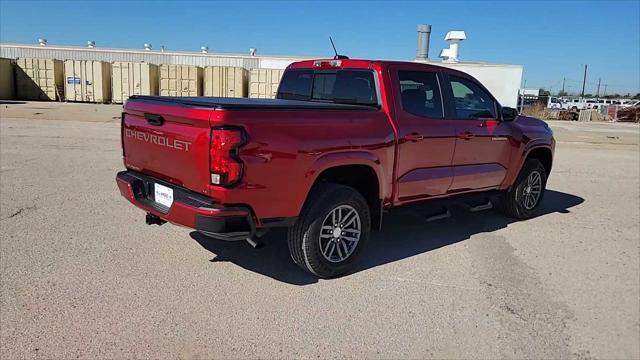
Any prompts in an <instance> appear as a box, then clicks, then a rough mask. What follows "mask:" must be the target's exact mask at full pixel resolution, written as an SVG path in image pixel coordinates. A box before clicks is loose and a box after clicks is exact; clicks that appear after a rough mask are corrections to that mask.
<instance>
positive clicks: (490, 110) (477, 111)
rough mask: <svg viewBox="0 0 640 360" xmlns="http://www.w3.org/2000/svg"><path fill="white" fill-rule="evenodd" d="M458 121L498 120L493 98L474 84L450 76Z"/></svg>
mask: <svg viewBox="0 0 640 360" xmlns="http://www.w3.org/2000/svg"><path fill="white" fill-rule="evenodd" d="M449 83H450V84H451V91H452V93H453V103H454V105H455V112H456V113H455V117H456V119H482V118H491V119H495V118H497V115H496V104H495V102H494V101H493V99H492V98H491V96H490V95H489V94H488V93H487V92H486V91H484V90H483V89H481V88H480V87H479V86H478V85H476V84H475V83H474V82H472V81H470V80H467V79H463V78H458V77H455V76H449Z"/></svg>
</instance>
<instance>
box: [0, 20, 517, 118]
mask: <svg viewBox="0 0 640 360" xmlns="http://www.w3.org/2000/svg"><path fill="white" fill-rule="evenodd" d="M430 32H431V27H430V26H429V25H418V51H417V58H416V59H415V61H418V62H425V63H429V64H433V65H440V66H445V67H449V68H453V69H456V70H460V71H463V72H466V73H468V74H469V75H471V76H473V77H475V78H476V79H478V80H479V81H480V82H481V83H483V84H484V86H485V87H487V89H489V91H491V93H492V94H493V95H494V96H495V97H496V98H497V99H498V101H499V102H500V103H501V104H502V105H503V106H510V107H516V106H517V103H518V89H519V88H520V83H521V80H522V72H523V68H522V65H509V64H489V63H482V62H469V61H460V60H459V56H458V53H459V48H460V46H461V42H462V41H463V40H465V39H466V34H465V33H464V31H450V32H448V33H447V36H446V37H445V40H447V41H449V43H450V45H449V48H448V49H444V50H443V51H442V53H441V58H442V59H443V60H442V61H430V60H429V59H428V52H429V37H430ZM144 45H145V46H144V47H142V48H140V49H114V48H101V47H100V46H99V44H95V43H94V42H89V45H88V46H87V47H79V46H57V45H49V44H47V42H46V40H44V39H42V40H41V41H40V44H0V57H1V58H10V59H16V58H40V59H42V58H44V59H59V60H99V61H107V62H114V61H125V62H147V63H151V64H185V65H195V66H201V67H204V66H238V67H243V68H245V69H256V68H263V69H265V68H266V69H284V68H286V67H287V66H288V65H289V64H291V63H292V62H295V61H301V60H308V59H318V58H326V57H327V56H277V55H260V54H259V53H256V50H255V49H248V51H247V53H246V54H230V53H210V52H209V49H208V48H207V47H205V46H203V47H202V48H201V51H168V50H164V49H157V48H153V47H152V45H151V44H144ZM408 61H411V60H408Z"/></svg>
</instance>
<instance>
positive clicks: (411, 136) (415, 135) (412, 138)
mask: <svg viewBox="0 0 640 360" xmlns="http://www.w3.org/2000/svg"><path fill="white" fill-rule="evenodd" d="M404 139H405V140H407V141H412V142H416V141H419V140H423V139H424V135H420V134H418V133H411V134H408V135H405V136H404Z"/></svg>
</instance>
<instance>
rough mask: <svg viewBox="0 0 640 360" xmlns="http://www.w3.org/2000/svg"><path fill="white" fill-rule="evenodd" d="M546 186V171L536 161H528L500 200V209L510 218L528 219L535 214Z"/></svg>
mask: <svg viewBox="0 0 640 360" xmlns="http://www.w3.org/2000/svg"><path fill="white" fill-rule="evenodd" d="M546 186H547V171H546V170H545V168H544V166H542V163H540V161H538V160H536V159H528V160H527V161H525V163H524V165H523V166H522V170H521V171H520V174H519V175H518V178H517V179H516V181H515V183H514V184H513V186H512V187H511V189H509V190H508V191H506V192H504V193H503V194H502V196H501V198H500V208H501V209H502V211H503V212H504V213H505V214H506V215H507V216H510V217H512V218H516V219H521V220H524V219H529V218H531V217H533V216H535V214H536V210H537V209H538V208H539V206H540V203H541V202H542V198H543V197H544V192H545V189H546Z"/></svg>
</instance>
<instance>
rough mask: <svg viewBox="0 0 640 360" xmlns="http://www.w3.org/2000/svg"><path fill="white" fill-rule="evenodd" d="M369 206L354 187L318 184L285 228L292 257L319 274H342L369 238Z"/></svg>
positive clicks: (303, 266) (330, 276)
mask: <svg viewBox="0 0 640 360" xmlns="http://www.w3.org/2000/svg"><path fill="white" fill-rule="evenodd" d="M370 229H371V215H370V211H369V206H368V205H367V202H366V200H365V199H364V198H363V197H362V195H361V194H360V193H359V192H358V191H356V190H355V189H354V188H351V187H348V186H343V185H338V184H320V185H318V186H317V187H315V188H314V189H313V191H312V193H311V194H310V195H309V199H308V200H307V202H306V203H305V206H304V208H303V209H302V213H301V214H300V217H299V218H298V220H297V221H296V224H295V225H294V226H293V227H291V228H290V229H289V241H288V242H289V251H290V252H291V258H293V261H294V262H295V263H296V264H297V265H298V266H300V267H301V268H303V269H304V270H306V271H309V272H311V273H312V274H314V275H316V276H318V277H320V278H334V277H338V276H341V275H343V274H345V273H346V272H347V271H349V269H350V268H351V267H352V265H353V263H354V262H355V260H356V259H357V257H358V255H359V254H360V253H361V252H362V250H363V248H364V246H365V244H366V243H367V241H368V240H369V234H370V231H371V230H370Z"/></svg>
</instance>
